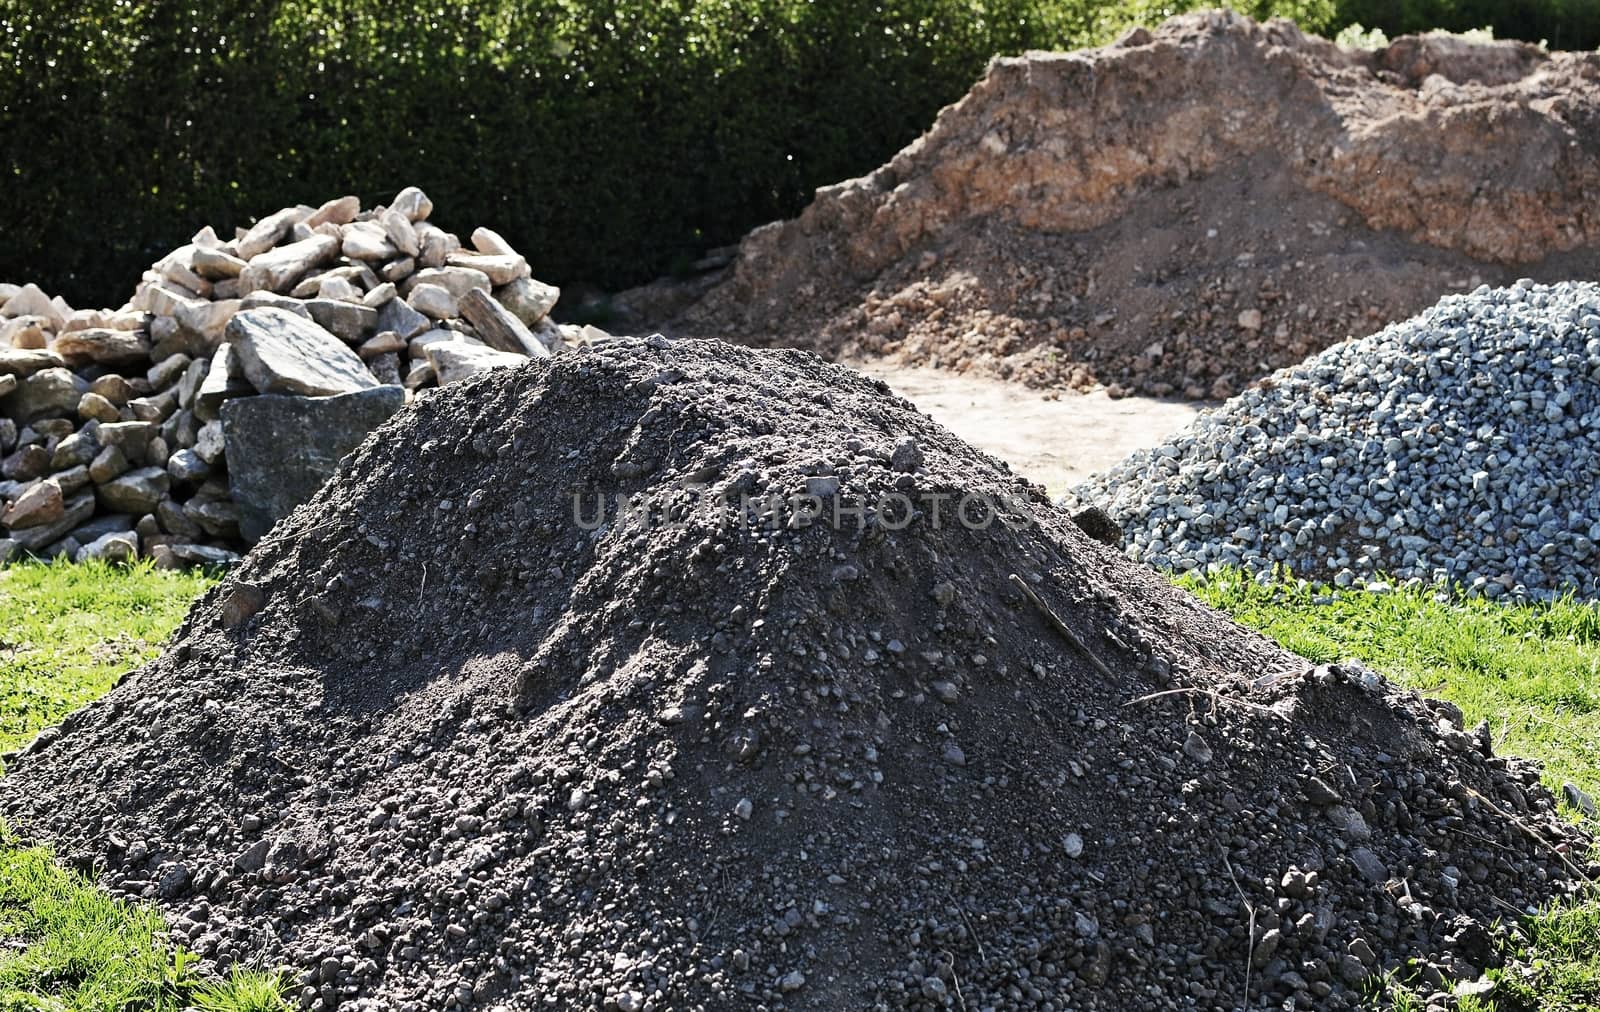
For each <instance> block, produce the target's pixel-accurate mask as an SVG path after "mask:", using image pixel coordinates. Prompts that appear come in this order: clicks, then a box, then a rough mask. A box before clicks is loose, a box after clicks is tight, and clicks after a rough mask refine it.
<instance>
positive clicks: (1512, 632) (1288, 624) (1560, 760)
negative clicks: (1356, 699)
mask: <svg viewBox="0 0 1600 1012" xmlns="http://www.w3.org/2000/svg"><path fill="white" fill-rule="evenodd" d="M1179 582H1180V584H1181V585H1182V586H1183V587H1185V588H1186V589H1187V590H1189V591H1191V592H1192V593H1194V594H1195V595H1196V596H1197V597H1199V598H1200V599H1201V600H1203V601H1205V602H1206V603H1207V604H1210V605H1212V606H1213V607H1216V608H1220V609H1221V610H1223V611H1226V612H1227V613H1228V614H1230V615H1232V616H1233V618H1234V619H1235V620H1236V621H1238V622H1240V623H1241V624H1243V625H1247V626H1250V627H1251V628H1253V629H1257V630H1259V631H1261V632H1263V633H1265V634H1267V635H1268V636H1271V637H1272V638H1273V639H1275V640H1277V641H1278V642H1279V643H1282V644H1283V645H1284V646H1285V647H1288V648H1289V649H1290V650H1293V651H1294V652H1295V653H1297V654H1300V655H1301V656H1302V657H1305V658H1308V659H1309V660H1312V661H1315V662H1317V663H1326V662H1329V661H1336V660H1341V659H1343V658H1355V659H1356V660H1359V661H1361V662H1363V663H1365V664H1367V665H1369V666H1371V667H1372V668H1373V669H1375V670H1377V671H1381V672H1383V673H1384V674H1385V675H1387V676H1388V677H1389V678H1391V679H1394V680H1395V681H1397V682H1399V683H1401V684H1403V685H1407V686H1410V687H1412V688H1415V689H1419V690H1421V691H1423V692H1426V693H1428V694H1430V695H1436V696H1440V697H1442V698H1444V699H1448V700H1450V701H1451V702H1452V703H1455V704H1456V705H1457V706H1459V707H1461V712H1462V713H1463V714H1465V715H1466V718H1467V722H1468V726H1469V727H1470V726H1472V725H1475V724H1476V723H1477V722H1478V721H1480V720H1487V721H1488V722H1489V726H1490V728H1491V730H1492V732H1493V735H1494V741H1495V748H1496V750H1497V751H1500V752H1505V753H1508V754H1511V755H1521V756H1528V757H1530V758H1534V759H1538V760H1540V761H1541V762H1543V763H1544V764H1545V770H1546V775H1545V780H1546V783H1548V784H1549V785H1551V787H1552V788H1553V789H1555V790H1560V788H1561V785H1562V783H1564V782H1566V781H1571V782H1572V783H1574V784H1577V785H1578V786H1579V787H1581V788H1583V789H1584V790H1586V791H1588V792H1589V793H1590V794H1591V795H1596V796H1600V605H1597V604H1582V603H1577V602H1573V601H1562V602H1557V603H1554V604H1548V605H1516V606H1508V605H1501V604H1495V603H1493V602H1491V601H1485V600H1481V599H1467V600H1451V601H1445V600H1440V599H1439V598H1438V597H1437V596H1436V595H1435V594H1433V593H1432V592H1429V591H1422V590H1401V591H1395V592H1391V593H1387V594H1371V593H1367V592H1364V591H1358V592H1348V591H1347V592H1342V593H1336V594H1330V593H1329V592H1328V591H1326V590H1319V589H1312V588H1305V587H1300V586H1297V585H1295V584H1289V583H1284V582H1280V583H1275V584H1272V585H1271V586H1267V587H1262V586H1260V585H1259V584H1257V583H1256V582H1255V581H1253V580H1251V579H1249V578H1248V577H1246V576H1244V575H1241V574H1239V573H1224V574H1222V575H1220V576H1214V577H1211V578H1209V579H1207V580H1204V581H1201V580H1199V579H1196V578H1193V577H1185V578H1183V579H1181V580H1180V581H1179ZM1330 598H1331V600H1330ZM1319 602H1321V603H1319Z"/></svg>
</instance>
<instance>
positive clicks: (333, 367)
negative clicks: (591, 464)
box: [0, 187, 585, 566]
mask: <svg viewBox="0 0 1600 1012" xmlns="http://www.w3.org/2000/svg"><path fill="white" fill-rule="evenodd" d="M432 212H433V202H432V201H431V200H429V199H428V197H427V195H426V194H424V193H423V192H422V191H421V190H419V189H417V188H416V187H407V188H406V189H404V190H402V191H400V193H398V194H397V195H396V196H395V198H394V200H393V201H392V202H391V203H390V204H389V205H388V206H382V205H380V206H376V207H372V208H368V209H366V210H363V209H362V208H361V204H360V201H359V200H358V199H357V198H356V197H353V196H346V197H339V198H337V199H335V200H330V201H328V202H327V203H325V204H323V205H321V206H320V207H309V206H304V205H302V206H297V207H288V208H284V209H282V210H280V211H278V212H276V213H274V214H270V215H268V216H266V217H265V218H262V219H261V220H260V221H258V222H256V223H255V224H254V225H253V226H251V227H250V228H248V229H240V230H239V231H238V233H237V234H236V235H234V236H232V237H230V238H227V239H222V238H220V237H218V236H217V235H216V234H215V232H214V231H213V230H212V229H211V228H210V227H207V228H204V229H202V230H201V231H200V232H199V233H198V234H196V235H195V236H194V238H193V239H192V240H191V241H190V242H189V243H187V244H185V245H184V246H182V247H180V248H179V249H176V250H174V251H172V252H171V253H169V254H168V255H166V256H164V257H162V258H161V259H160V260H158V261H157V262H156V263H155V264H153V265H152V266H151V268H150V270H148V271H147V272H145V275H144V278H143V279H142V280H141V281H140V283H139V285H138V288H137V290H136V291H135V292H134V295H133V297H132V298H131V299H130V300H129V302H128V303H127V304H126V305H124V306H123V307H121V308H120V309H116V310H88V309H78V310H75V309H73V308H72V307H71V306H70V305H68V304H67V303H66V302H65V301H63V300H62V299H61V298H60V297H59V296H58V297H55V298H51V297H49V296H47V295H46V294H45V293H44V292H42V291H41V290H40V289H39V288H38V287H37V286H36V285H31V284H30V285H20V286H19V285H0V565H3V564H4V563H5V562H7V561H9V560H10V559H12V558H14V557H16V556H18V555H21V554H25V553H26V554H32V555H35V556H38V557H41V558H57V557H60V556H66V557H69V558H79V559H88V558H104V559H112V560H128V559H132V558H135V557H148V558H153V559H155V560H156V561H157V563H158V564H160V565H163V566H173V565H186V564H197V563H199V564H221V563H229V562H233V561H237V558H238V555H237V549H239V548H240V547H241V544H242V543H243V542H251V541H254V540H256V539H257V538H259V537H260V536H261V535H262V534H263V533H264V532H265V531H266V530H267V529H268V528H270V527H271V524H272V523H273V522H274V521H276V520H277V519H278V518H279V517H280V516H281V515H282V514H284V513H286V512H287V511H288V510H289V509H291V508H293V506H295V505H297V504H298V503H299V502H301V501H303V500H304V498H305V497H306V496H307V495H309V494H310V492H311V491H313V490H315V489H316V487H317V486H318V485H320V484H321V482H322V480H323V479H324V478H326V477H327V475H328V474H329V473H330V472H331V471H332V467H333V464H334V463H335V462H337V461H338V460H339V458H340V457H342V456H343V455H344V454H345V453H347V452H348V451H349V450H351V449H353V448H354V447H355V446H356V445H358V444H359V443H360V442H361V440H362V439H363V438H364V437H365V436H366V434H367V432H368V431H370V430H371V429H372V427H373V426H375V425H376V424H377V423H378V422H379V421H382V420H383V419H384V418H385V417H387V416H388V415H390V414H392V413H394V412H395V411H396V410H398V409H399V408H400V407H402V406H403V405H404V404H405V401H406V397H407V396H408V395H409V394H410V393H411V392H414V391H416V390H420V389H425V388H428V387H432V386H436V385H438V384H441V383H451V382H455V381H457V380H459V379H461V378H463V377H466V376H469V375H474V374H476V373H477V372H480V371H483V370H485V369H490V368H504V367H506V366H509V365H515V364H518V363H520V362H522V361H524V360H525V359H526V358H528V357H529V356H533V357H544V356H548V355H550V354H551V353H552V352H554V351H559V350H562V349H564V348H566V347H568V346H570V345H571V344H573V343H575V342H577V341H578V340H581V339H583V337H584V336H585V334H584V333H583V332H582V331H581V329H575V328H563V327H561V326H560V325H558V324H556V323H555V322H554V321H553V320H552V319H551V318H550V315H549V313H550V310H551V309H552V308H553V307H554V306H555V303H556V300H557V299H558V298H559V295H560V292H559V290H558V289H556V288H554V287H553V286H550V285H546V284H543V283H541V282H539V281H536V280H534V279H533V277H532V276H531V271H530V268H529V266H528V262H527V259H526V258H525V257H523V256H522V255H521V254H519V253H518V252H517V251H516V250H514V249H512V248H511V246H510V245H509V244H507V243H506V241H505V240H504V239H503V238H502V237H501V236H500V235H499V234H498V233H496V232H494V231H492V230H490V229H487V228H479V229H477V230H476V231H474V232H473V233H472V235H471V237H470V241H471V246H470V248H468V247H464V246H463V244H462V243H461V240H460V239H459V238H457V237H456V236H455V235H453V234H451V233H450V232H447V231H445V230H444V229H442V228H440V227H438V226H437V225H435V224H433V223H432V222H431V221H430V220H429V217H430V215H431V214H432ZM258 395H259V396H258Z"/></svg>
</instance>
